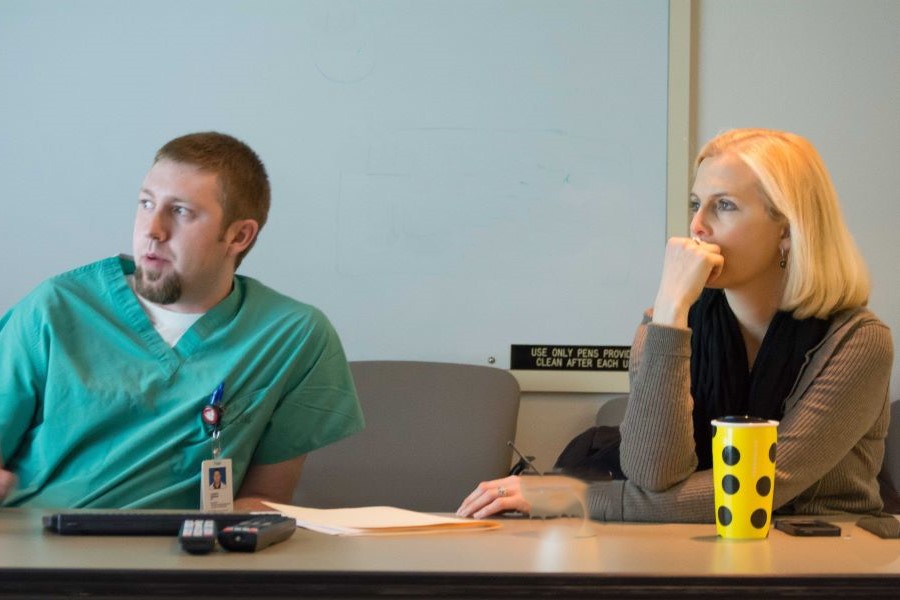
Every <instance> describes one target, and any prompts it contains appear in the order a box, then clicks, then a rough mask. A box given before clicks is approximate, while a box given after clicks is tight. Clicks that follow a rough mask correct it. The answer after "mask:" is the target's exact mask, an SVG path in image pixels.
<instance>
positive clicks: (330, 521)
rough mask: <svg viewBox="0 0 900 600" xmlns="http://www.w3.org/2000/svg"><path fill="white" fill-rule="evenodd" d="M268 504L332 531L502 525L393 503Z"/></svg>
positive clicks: (370, 532) (348, 532)
mask: <svg viewBox="0 0 900 600" xmlns="http://www.w3.org/2000/svg"><path fill="white" fill-rule="evenodd" d="M266 504H267V505H268V506H271V507H272V508H273V509H275V510H277V511H278V512H280V513H282V514H284V515H287V516H289V517H293V518H295V519H296V520H297V526H298V527H303V528H304V529H311V530H313V531H318V532H320V533H327V534H329V535H388V534H398V533H437V532H450V531H461V530H473V529H475V530H488V529H495V528H497V527H500V524H499V523H497V522H496V521H479V520H473V519H459V518H456V517H442V516H438V515H432V514H427V513H420V512H415V511H411V510H404V509H402V508H393V507H391V506H367V507H363V508H331V509H320V508H303V507H302V506H290V505H288V504H278V503H275V502H266Z"/></svg>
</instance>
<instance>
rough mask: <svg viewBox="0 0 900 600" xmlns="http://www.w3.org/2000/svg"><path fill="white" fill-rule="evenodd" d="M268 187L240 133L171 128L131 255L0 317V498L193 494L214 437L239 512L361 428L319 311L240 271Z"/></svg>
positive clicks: (54, 284) (83, 501) (287, 496)
mask: <svg viewBox="0 0 900 600" xmlns="http://www.w3.org/2000/svg"><path fill="white" fill-rule="evenodd" d="M269 197H270V191H269V183H268V177H267V175H266V171H265V167H264V166H263V164H262V162H261V161H260V160H259V158H258V157H257V155H256V154H255V153H254V152H253V150H251V149H250V148H249V147H248V146H246V145H245V144H244V143H243V142H240V141H239V140H236V139H235V138H233V137H230V136H227V135H223V134H219V133H212V132H208V133H198V134H190V135H186V136H182V137H180V138H176V139H175V140H172V141H171V142H169V143H168V144H166V145H165V146H163V147H162V148H161V149H160V151H159V152H158V153H157V155H156V159H155V161H154V163H153V166H152V168H151V169H150V171H149V172H148V174H147V176H146V178H145V179H144V182H143V185H142V186H141V190H140V194H139V197H138V205H137V215H136V217H135V222H134V235H133V248H132V251H133V256H132V257H128V256H117V257H111V258H107V259H104V260H101V261H98V262H95V263H92V264H89V265H85V266H82V267H80V268H77V269H75V270H73V271H70V272H68V273H64V274H62V275H58V276H56V277H53V278H51V279H49V280H48V281H45V282H44V283H42V284H41V285H40V286H39V287H38V288H37V289H35V290H34V291H33V292H32V293H31V294H29V295H28V296H26V297H25V298H24V299H23V300H21V301H20V302H19V303H17V304H16V305H15V306H14V307H13V308H12V309H11V310H10V311H9V312H8V313H7V314H6V315H4V316H3V317H2V319H0V499H2V500H3V505H8V506H38V507H59V508H78V507H96V508H198V507H199V498H200V489H201V485H200V481H201V469H200V465H201V462H202V461H204V460H208V459H210V458H212V456H213V453H214V451H215V453H216V455H217V456H218V457H219V458H223V459H230V460H231V461H232V465H233V466H232V469H233V470H232V475H231V478H232V481H233V485H234V490H235V497H236V500H235V509H238V510H250V509H254V508H259V507H261V504H260V502H261V501H263V500H270V501H275V502H285V503H289V502H290V500H291V496H292V493H293V489H294V487H295V486H296V484H297V482H298V480H299V477H300V473H301V470H302V467H303V461H304V459H305V457H306V455H307V453H308V452H310V451H312V450H315V449H317V448H320V447H322V446H324V445H326V444H329V443H331V442H334V441H336V440H338V439H341V438H343V437H345V436H348V435H350V434H352V433H354V432H357V431H359V430H360V429H362V426H363V418H362V413H361V411H360V408H359V403H358V400H357V398H356V392H355V389H354V386H353V381H352V379H351V376H350V372H349V368H348V366H347V361H346V358H345V355H344V351H343V349H342V347H341V343H340V340H339V338H338V336H337V334H336V332H335V330H334V329H333V327H332V326H331V324H330V323H329V321H328V319H327V318H326V317H325V315H323V314H322V312H320V311H319V310H318V309H316V308H315V307H312V306H309V305H307V304H303V303H301V302H298V301H296V300H292V299H290V298H287V297H286V296H283V295H281V294H279V293H277V292H275V291H274V290H272V289H270V288H268V287H266V286H264V285H263V284H261V283H260V282H258V281H256V280H254V279H252V278H249V277H245V276H242V275H236V274H235V270H236V269H237V266H238V265H239V264H240V261H241V260H242V259H243V257H244V256H245V255H246V253H247V252H248V251H249V250H250V248H251V247H252V245H253V243H254V242H255V241H256V238H257V235H258V234H259V231H260V229H261V228H262V227H263V225H264V224H265V221H266V216H267V214H268V209H269Z"/></svg>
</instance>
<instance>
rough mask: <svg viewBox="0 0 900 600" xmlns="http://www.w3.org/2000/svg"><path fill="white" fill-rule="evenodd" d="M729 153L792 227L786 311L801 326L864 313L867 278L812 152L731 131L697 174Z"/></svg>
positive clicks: (764, 135)
mask: <svg viewBox="0 0 900 600" xmlns="http://www.w3.org/2000/svg"><path fill="white" fill-rule="evenodd" d="M726 153H730V154H733V155H735V156H737V157H739V158H740V159H741V160H742V161H743V162H744V163H745V164H746V165H747V166H748V167H750V170H752V171H753V173H754V174H755V175H756V178H757V179H758V181H759V184H760V187H761V188H762V190H763V193H764V194H765V196H766V197H767V198H768V200H769V202H770V203H771V206H770V209H771V211H772V213H773V217H774V218H776V219H777V218H782V217H783V218H784V219H785V220H786V221H787V223H788V227H789V229H790V236H791V246H790V252H788V254H787V256H786V259H787V265H786V280H785V286H784V293H783V295H782V297H781V304H780V308H781V310H787V311H791V312H793V314H794V316H795V317H796V318H799V319H803V318H806V317H818V318H820V319H825V318H828V317H830V316H831V315H832V314H834V313H835V312H837V311H839V310H842V309H846V308H855V307H858V306H863V305H865V304H866V303H867V301H868V298H869V274H868V271H867V269H866V266H865V263H864V262H863V259H862V256H861V254H860V252H859V249H858V248H857V247H856V243H855V242H854V241H853V237H852V236H851V235H850V232H849V231H848V230H847V226H846V225H845V224H844V219H843V216H842V215H841V209H840V205H839V203H838V198H837V193H836V192H835V190H834V185H833V184H832V182H831V177H830V176H829V175H828V171H827V170H826V168H825V164H824V163H823V162H822V158H821V157H820V156H819V153H818V152H817V151H816V149H815V148H814V147H813V145H812V144H811V143H810V142H809V141H807V140H806V139H804V138H802V137H800V136H799V135H795V134H793V133H788V132H784V131H775V130H770V129H732V130H731V131H726V132H725V133H722V134H720V135H718V136H716V137H715V138H713V139H712V140H710V141H709V142H707V143H706V145H705V146H703V148H702V149H701V150H700V153H699V154H698V155H697V160H696V161H695V162H694V167H695V169H696V167H698V166H699V165H700V163H701V162H702V161H703V160H704V159H706V158H710V157H713V156H718V155H720V154H726Z"/></svg>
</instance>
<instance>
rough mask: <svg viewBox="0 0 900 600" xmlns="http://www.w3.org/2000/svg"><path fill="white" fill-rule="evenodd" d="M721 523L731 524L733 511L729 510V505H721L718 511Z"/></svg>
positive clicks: (726, 525)
mask: <svg viewBox="0 0 900 600" xmlns="http://www.w3.org/2000/svg"><path fill="white" fill-rule="evenodd" d="M718 516H719V523H721V524H722V525H723V526H724V527H728V526H729V525H731V511H730V510H728V507H727V506H720V507H719V511H718Z"/></svg>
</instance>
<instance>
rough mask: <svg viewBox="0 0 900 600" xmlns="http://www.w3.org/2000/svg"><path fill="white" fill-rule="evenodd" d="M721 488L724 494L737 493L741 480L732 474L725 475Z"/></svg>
mask: <svg viewBox="0 0 900 600" xmlns="http://www.w3.org/2000/svg"><path fill="white" fill-rule="evenodd" d="M722 489H723V490H725V493H726V494H737V491H738V490H739V489H741V482H740V481H738V478H737V477H735V476H734V475H726V476H725V477H723V478H722Z"/></svg>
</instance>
